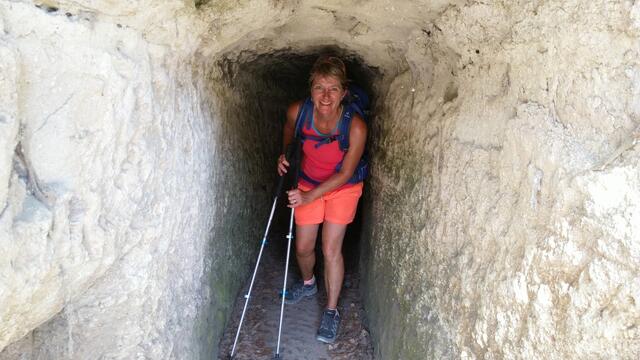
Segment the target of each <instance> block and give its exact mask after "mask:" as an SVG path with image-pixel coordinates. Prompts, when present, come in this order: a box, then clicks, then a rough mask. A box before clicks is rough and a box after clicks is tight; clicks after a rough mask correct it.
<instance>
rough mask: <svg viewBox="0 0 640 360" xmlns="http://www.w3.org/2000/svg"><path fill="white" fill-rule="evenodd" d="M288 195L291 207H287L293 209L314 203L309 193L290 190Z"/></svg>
mask: <svg viewBox="0 0 640 360" xmlns="http://www.w3.org/2000/svg"><path fill="white" fill-rule="evenodd" d="M287 195H288V196H289V205H287V206H288V207H290V208H292V209H293V208H296V207H298V206H300V205H306V204H308V203H310V202H311V201H313V199H312V198H311V196H310V195H309V192H308V191H302V190H300V189H293V190H289V191H287Z"/></svg>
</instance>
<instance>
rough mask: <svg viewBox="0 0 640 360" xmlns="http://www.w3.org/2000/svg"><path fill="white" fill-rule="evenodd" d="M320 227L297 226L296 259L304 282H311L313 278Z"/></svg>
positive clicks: (316, 225)
mask: <svg viewBox="0 0 640 360" xmlns="http://www.w3.org/2000/svg"><path fill="white" fill-rule="evenodd" d="M318 226H319V224H314V225H296V259H297V260H298V266H299V267H300V273H301V275H302V279H303V280H310V279H311V278H312V277H313V266H314V265H315V264H316V253H315V247H316V238H317V236H318Z"/></svg>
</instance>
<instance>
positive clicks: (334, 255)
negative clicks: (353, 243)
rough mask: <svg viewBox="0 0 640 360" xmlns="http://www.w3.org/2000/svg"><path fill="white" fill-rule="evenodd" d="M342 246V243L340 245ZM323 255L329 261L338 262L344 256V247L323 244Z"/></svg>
mask: <svg viewBox="0 0 640 360" xmlns="http://www.w3.org/2000/svg"><path fill="white" fill-rule="evenodd" d="M340 245H342V243H340ZM322 255H323V256H324V258H325V259H327V260H337V259H339V258H340V257H341V256H342V246H337V244H324V243H323V244H322Z"/></svg>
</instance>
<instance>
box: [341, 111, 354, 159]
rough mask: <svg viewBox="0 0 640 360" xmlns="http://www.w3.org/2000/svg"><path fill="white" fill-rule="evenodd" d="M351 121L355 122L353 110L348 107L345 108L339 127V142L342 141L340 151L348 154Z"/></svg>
mask: <svg viewBox="0 0 640 360" xmlns="http://www.w3.org/2000/svg"><path fill="white" fill-rule="evenodd" d="M351 120H353V108H352V107H351V106H350V105H348V106H346V107H345V109H344V112H343V114H342V119H341V120H340V126H338V141H340V150H342V151H344V152H347V150H349V131H350V130H351Z"/></svg>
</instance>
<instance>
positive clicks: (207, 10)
mask: <svg viewBox="0 0 640 360" xmlns="http://www.w3.org/2000/svg"><path fill="white" fill-rule="evenodd" d="M0 30H1V32H0V99H1V101H0V254H1V256H0V359H3V360H4V359H133V358H135V359H205V358H214V357H215V356H216V354H217V352H218V347H219V342H220V339H221V337H222V333H223V331H224V328H225V325H226V324H227V322H228V320H229V317H230V313H231V308H232V306H233V302H234V301H235V298H236V295H237V294H238V292H239V291H240V289H241V287H242V285H243V284H244V283H245V281H246V279H247V278H248V277H249V275H250V272H251V269H252V266H253V262H254V260H255V256H256V253H257V250H258V245H259V241H260V237H261V233H262V231H263V229H264V224H265V221H266V216H267V214H268V211H269V207H270V201H271V197H272V192H271V190H272V188H273V186H274V184H275V182H276V180H277V174H276V172H275V162H276V158H277V156H278V154H279V152H280V147H281V143H280V141H281V140H280V138H281V131H282V125H283V121H284V111H285V109H286V106H287V104H288V103H290V102H291V101H294V100H296V99H300V98H303V97H304V96H306V94H307V92H308V85H307V78H308V71H309V69H310V66H311V64H312V63H313V61H314V59H315V58H316V57H317V56H318V55H319V54H322V53H327V52H330V53H333V54H337V55H339V56H341V57H342V58H344V59H345V60H346V62H347V65H348V69H349V74H350V77H351V78H352V79H353V80H354V81H356V82H358V83H359V84H362V86H364V87H365V88H366V89H367V91H368V92H369V93H370V94H371V95H372V98H373V109H372V114H373V116H372V120H371V122H370V123H369V138H368V145H367V146H368V151H369V153H370V155H371V159H370V160H371V175H370V177H369V178H368V179H367V180H366V183H365V193H364V196H363V198H362V200H361V209H360V219H361V220H360V222H359V223H360V228H359V229H358V235H357V241H358V253H357V254H356V256H357V257H358V259H359V261H358V263H359V265H358V272H359V275H360V277H361V281H362V284H361V289H360V291H361V294H360V295H361V297H362V303H363V307H364V311H365V313H366V317H367V324H368V328H369V331H370V332H371V337H372V342H373V347H374V349H375V355H376V358H377V359H521V358H522V359H597V358H612V359H635V358H638V357H639V356H640V327H639V325H640V276H639V275H640V167H639V165H640V164H639V162H640V161H639V160H640V147H639V146H637V143H638V142H639V139H640V3H638V2H635V1H631V0H618V1H605V0H593V1H588V2H585V1H579V0H563V1H552V0H537V1H524V0H516V1H471V0H438V1H417V0H415V1H409V0H398V1H388V0H349V1H335V0H330V1H318V0H310V1H285V0H241V1H228V0H209V1H205V0H200V1H198V0H196V1H195V2H194V1H193V0H168V1H152V0H139V1H130V2H114V1H108V0H92V1H84V0H59V1H56V0H47V1H32V0H4V1H2V2H0Z"/></svg>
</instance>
